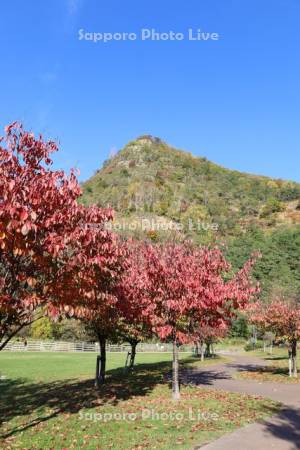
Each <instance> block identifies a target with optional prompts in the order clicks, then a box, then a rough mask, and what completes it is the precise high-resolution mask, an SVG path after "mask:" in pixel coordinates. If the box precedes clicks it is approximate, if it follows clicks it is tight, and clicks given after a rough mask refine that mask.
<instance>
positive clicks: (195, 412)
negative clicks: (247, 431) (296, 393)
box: [0, 352, 279, 450]
mask: <svg viewBox="0 0 300 450" xmlns="http://www.w3.org/2000/svg"><path fill="white" fill-rule="evenodd" d="M125 357H126V355H125V354H124V353H123V354H122V353H110V354H109V355H108V377H107V381H106V383H105V385H103V386H101V388H100V389H99V390H98V391H97V390H95V389H94V386H93V380H92V376H93V373H94V370H95V354H92V353H82V354H78V353H76V354H75V353H73V354H72V353H39V352H37V353H30V352H20V353H17V352H15V353H13V352H2V353H1V354H0V372H1V373H0V375H2V378H1V381H0V390H1V393H0V394H1V397H0V399H1V400H0V401H1V409H0V411H1V417H0V419H1V422H2V429H1V441H0V447H1V448H5V449H7V450H9V449H43V450H44V449H55V450H62V449H68V450H69V449H81V448H85V449H93V450H94V449H118V450H125V449H126V450H127V449H132V450H133V449H134V450H142V449H158V450H167V449H168V450H169V449H174V448H178V449H192V448H197V447H200V446H202V445H205V444H207V443H208V442H211V441H214V440H215V439H218V438H220V437H221V436H223V435H224V434H226V433H230V432H233V431H234V430H236V429H238V428H240V427H242V426H245V425H247V424H249V423H252V422H255V421H257V420H260V419H264V418H266V417H268V416H271V415H273V414H274V413H276V412H277V411H278V409H279V403H278V402H276V401H273V400H270V399H264V398H262V397H261V396H259V395H249V394H245V393H235V392H226V391H225V390H223V389H207V384H208V383H207V380H206V382H204V383H203V386H202V385H201V376H200V382H199V383H197V382H196V383H193V377H196V378H197V374H198V373H201V371H204V372H203V373H207V374H209V373H210V370H211V369H213V368H214V367H216V365H217V366H218V365H220V366H224V365H226V364H230V363H231V360H230V358H228V357H225V358H224V357H223V358H220V357H219V358H215V359H211V360H206V361H205V362H204V363H203V362H200V361H199V360H198V359H195V357H193V356H192V355H189V354H181V371H182V373H183V374H184V376H183V384H182V386H181V395H182V398H181V401H180V402H179V403H176V402H175V403H174V402H172V401H171V391H170V370H171V354H168V353H160V354H158V353H156V354H154V353H153V354H150V353H148V354H142V353H139V354H138V355H137V361H136V363H137V364H136V367H135V369H134V371H133V372H132V373H126V372H125V371H124V369H123V367H124V363H125ZM185 378H186V381H185ZM198 378H199V377H198ZM205 384H206V386H205ZM105 417H106V419H107V421H105Z"/></svg>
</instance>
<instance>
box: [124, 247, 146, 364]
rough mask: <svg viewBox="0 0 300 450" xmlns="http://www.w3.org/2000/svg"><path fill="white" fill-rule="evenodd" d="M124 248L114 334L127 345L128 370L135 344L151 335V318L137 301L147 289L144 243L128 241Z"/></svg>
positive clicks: (132, 359) (133, 357)
mask: <svg viewBox="0 0 300 450" xmlns="http://www.w3.org/2000/svg"><path fill="white" fill-rule="evenodd" d="M126 247H127V265H126V270H125V271H124V273H123V275H122V277H121V278H120V280H119V283H118V309H119V312H120V315H121V317H120V321H119V324H118V327H117V333H118V336H119V337H121V338H122V339H123V340H124V341H125V342H129V344H130V345H131V352H130V360H129V367H128V368H129V369H132V368H133V366H134V361H135V356H136V348H137V345H138V343H139V342H141V341H143V340H145V339H149V338H151V337H152V336H153V333H152V323H151V318H150V316H149V315H148V314H147V313H146V311H145V310H144V303H143V302H142V301H141V297H144V296H145V295H146V291H145V290H146V289H147V274H146V272H145V271H144V262H145V260H144V258H145V257H146V249H147V244H145V243H144V242H143V241H134V240H132V239H131V240H129V241H128V242H127V246H126Z"/></svg>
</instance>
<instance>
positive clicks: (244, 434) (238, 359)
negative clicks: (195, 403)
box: [186, 355, 300, 450]
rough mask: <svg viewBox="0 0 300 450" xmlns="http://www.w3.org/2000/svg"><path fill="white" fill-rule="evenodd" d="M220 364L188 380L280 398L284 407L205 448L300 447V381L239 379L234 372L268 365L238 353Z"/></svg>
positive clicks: (276, 449)
mask: <svg viewBox="0 0 300 450" xmlns="http://www.w3.org/2000/svg"><path fill="white" fill-rule="evenodd" d="M230 357H231V362H228V363H219V364H216V365H213V366H209V367H207V368H203V369H200V370H197V371H191V372H188V373H187V374H186V381H188V382H192V383H193V384H197V385H201V386H202V387H203V386H205V387H207V388H213V389H222V390H226V391H231V392H240V393H245V394H252V395H260V396H262V397H267V398H270V399H272V400H277V401H280V402H282V403H283V404H284V408H283V409H282V410H281V411H280V413H279V414H276V415H274V416H272V417H270V418H269V419H267V420H265V421H262V422H259V423H258V422H257V423H254V424H252V425H247V426H245V427H243V428H240V429H238V430H237V431H235V432H233V433H230V434H227V435H225V436H223V437H221V438H220V439H218V440H216V441H214V442H212V443H211V444H208V445H204V446H202V447H201V450H268V449H270V450H271V449H273V450H298V449H300V383H299V384H283V383H260V382H254V381H248V380H235V379H233V378H232V375H233V374H234V372H237V371H243V370H251V369H255V368H257V367H258V366H265V365H266V362H265V361H262V360H261V359H259V358H255V357H249V356H242V355H235V356H231V355H230Z"/></svg>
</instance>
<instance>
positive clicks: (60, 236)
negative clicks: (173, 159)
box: [0, 123, 117, 350]
mask: <svg viewBox="0 0 300 450" xmlns="http://www.w3.org/2000/svg"><path fill="white" fill-rule="evenodd" d="M55 151H57V146H56V144H55V143H54V142H52V141H48V142H46V141H44V140H43V138H42V136H39V137H37V138H36V137H35V136H34V135H33V134H32V133H29V132H26V131H24V129H23V127H22V125H19V124H17V123H14V124H12V125H10V126H8V127H7V128H6V137H5V138H2V139H1V146H0V350H2V349H3V348H4V347H5V345H6V344H7V343H8V342H9V340H10V339H11V338H12V337H13V336H15V334H16V333H18V331H20V330H21V329H22V328H23V327H24V326H26V325H29V324H31V323H32V322H33V321H34V320H37V319H38V318H40V317H42V316H43V315H45V314H47V315H51V316H57V315H58V314H59V313H60V312H61V310H62V305H65V306H64V308H65V310H67V312H68V314H69V315H72V314H74V301H75V299H76V301H77V294H78V296H79V298H83V297H85V298H87V297H88V296H89V295H92V294H89V292H90V290H91V289H90V279H89V278H88V276H87V275H86V272H85V271H82V270H81V268H82V267H87V266H90V265H91V264H94V265H95V266H97V267H98V270H99V273H101V276H102V278H101V281H103V280H105V282H106V283H110V279H111V277H112V276H114V273H113V270H111V267H114V265H115V264H116V263H115V262H116V258H117V257H116V254H115V247H114V237H113V235H112V234H111V233H109V232H108V231H106V229H105V223H106V222H107V221H108V220H110V219H111V218H112V211H111V210H110V209H107V210H103V209H100V208H97V207H94V206H93V207H90V208H85V207H84V206H83V205H80V204H78V203H77V199H78V197H79V196H80V195H81V189H80V186H79V184H78V182H77V179H76V177H75V175H74V173H73V172H72V173H71V175H70V176H69V177H67V176H66V175H65V173H64V172H63V171H52V170H50V166H51V164H52V161H51V158H50V156H51V154H52V153H53V152H55ZM92 249H94V251H92ZM83 274H84V276H83ZM104 286H105V283H104ZM102 291H103V289H102ZM102 291H101V292H102ZM99 295H100V294H99ZM102 297H103V299H102V302H103V303H104V302H105V301H106V297H105V293H104V294H103V295H102Z"/></svg>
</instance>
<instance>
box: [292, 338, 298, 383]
mask: <svg viewBox="0 0 300 450" xmlns="http://www.w3.org/2000/svg"><path fill="white" fill-rule="evenodd" d="M291 363H292V367H291V376H293V377H295V378H297V376H298V373H297V341H296V340H294V341H292V346H291Z"/></svg>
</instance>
